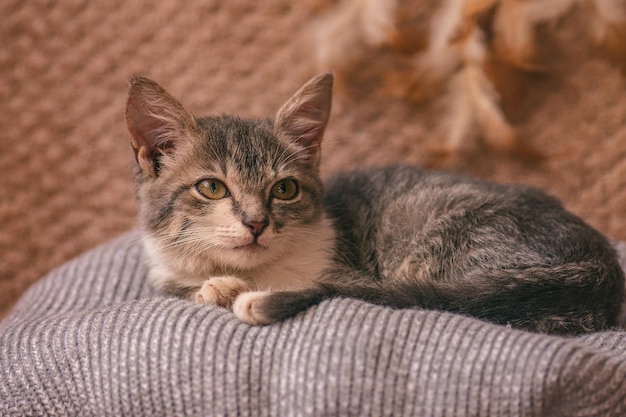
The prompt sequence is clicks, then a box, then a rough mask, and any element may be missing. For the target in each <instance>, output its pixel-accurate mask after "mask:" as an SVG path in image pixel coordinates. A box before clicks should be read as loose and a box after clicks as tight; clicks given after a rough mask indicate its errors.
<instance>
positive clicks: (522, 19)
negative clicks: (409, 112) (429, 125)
mask: <svg viewBox="0 0 626 417" xmlns="http://www.w3.org/2000/svg"><path fill="white" fill-rule="evenodd" d="M576 12H578V13H579V14H580V16H581V19H583V21H585V22H586V29H587V33H588V35H589V39H591V40H592V41H593V42H594V43H595V44H596V45H598V46H600V47H601V48H602V50H603V51H604V53H605V55H606V56H607V58H609V59H610V60H611V61H612V62H614V63H615V64H617V65H619V66H620V67H621V69H622V71H623V72H624V73H625V74H626V0H444V1H436V0H430V1H428V0H421V1H418V0H346V1H344V2H343V3H341V4H340V5H339V6H338V7H336V8H334V9H333V10H331V11H330V12H328V13H327V14H326V15H325V16H323V17H322V18H320V19H319V21H318V22H316V23H315V25H314V28H313V31H314V36H315V45H316V51H317V62H318V65H319V66H320V67H321V68H323V69H325V70H326V69H333V70H334V71H335V72H336V76H337V82H338V87H339V90H340V91H342V92H344V93H345V94H346V95H348V96H351V95H352V96H354V95H359V94H360V95H368V94H375V95H385V96H390V97H395V98H402V99H405V100H410V101H414V102H422V101H424V100H430V99H432V98H434V97H440V96H443V101H444V103H445V109H446V110H445V112H444V115H443V116H442V118H441V121H440V125H441V130H442V132H443V136H444V137H445V139H446V144H445V146H444V151H445V152H447V153H450V154H451V153H457V152H458V151H459V150H460V149H462V148H463V147H466V146H467V143H469V142H470V139H473V138H481V139H482V140H483V142H484V143H486V144H487V145H489V146H491V147H492V148H495V149H497V150H502V151H507V152H513V153H515V154H518V155H521V156H523V157H526V158H530V159H540V158H541V154H540V152H538V151H536V150H534V149H533V148H531V147H529V146H527V145H524V143H523V142H522V141H520V140H519V139H518V137H517V135H516V133H515V129H514V128H513V127H512V126H511V124H510V123H509V121H508V120H507V117H506V116H505V113H504V111H503V110H502V109H503V106H502V103H501V99H502V97H504V98H506V99H507V100H509V101H512V102H513V101H516V100H517V101H519V100H521V99H522V97H520V96H521V95H522V92H523V88H521V87H520V86H521V85H523V82H524V77H525V76H526V75H528V74H534V73H541V72H545V71H548V70H549V69H550V62H549V60H548V59H547V58H546V57H545V56H542V54H541V51H540V50H541V48H540V47H539V45H538V42H537V39H536V37H537V31H538V28H539V27H548V29H549V27H550V24H551V23H553V22H556V21H557V20H558V19H560V18H561V17H563V16H566V15H568V14H573V13H576Z"/></svg>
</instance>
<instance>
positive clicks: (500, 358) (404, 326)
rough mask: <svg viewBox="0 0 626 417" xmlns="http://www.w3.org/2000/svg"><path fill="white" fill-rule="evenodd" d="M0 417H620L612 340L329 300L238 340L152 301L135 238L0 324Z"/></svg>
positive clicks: (213, 319) (177, 306)
mask: <svg viewBox="0 0 626 417" xmlns="http://www.w3.org/2000/svg"><path fill="white" fill-rule="evenodd" d="M0 415H1V416H22V415H24V416H370V415H371V416H420V417H423V416H568V417H570V416H625V415H626V331H619V330H616V331H613V332H603V333H596V334H590V335H585V336H581V337H576V338H563V337H554V336H547V335H541V334H533V333H527V332H523V331H518V330H512V329H509V328H506V327H502V326H496V325H492V324H488V323H484V322H481V321H479V320H475V319H472V318H468V317H463V316H459V315H454V314H449V313H442V312H436V311H424V310H419V309H409V310H393V309H390V308H385V307H380V306H373V305H369V304H367V303H364V302H360V301H356V300H352V299H333V300H329V301H325V302H323V303H322V304H320V305H318V306H315V307H313V308H311V309H309V310H308V311H307V312H305V313H303V314H301V315H299V316H297V317H295V318H294V319H291V320H287V321H285V322H283V323H280V324H278V325H273V326H267V327H251V326H248V325H246V324H242V323H240V322H238V321H237V320H236V319H235V317H234V316H233V315H232V314H231V313H230V312H229V311H227V310H225V309H222V308H219V307H210V306H201V305H196V304H193V303H191V302H187V301H183V300H178V299H173V298H164V297H161V296H159V295H157V294H155V292H154V290H153V289H152V288H151V287H150V285H149V283H148V282H147V280H146V269H145V267H144V265H143V263H142V254H141V245H140V243H139V241H138V236H137V234H136V233H131V234H129V235H126V236H123V237H121V238H119V239H117V240H116V241H114V242H111V243H109V244H107V245H104V246H101V247H99V248H96V249H94V250H92V251H90V252H88V253H87V254H85V255H83V256H81V257H79V258H77V259H76V260H74V261H72V262H69V263H68V264H66V265H64V266H62V267H60V268H59V269H57V270H56V271H53V272H52V273H51V274H49V275H48V276H47V277H45V278H44V279H42V280H41V281H40V282H38V283H37V284H36V285H34V286H33V287H32V288H31V289H30V290H29V291H28V292H27V293H26V294H25V295H24V296H23V298H22V300H21V301H20V302H19V304H18V305H17V306H16V308H15V309H14V311H13V312H12V314H11V315H10V316H9V317H7V318H6V319H5V320H4V321H3V322H2V323H0Z"/></svg>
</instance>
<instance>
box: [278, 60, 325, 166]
mask: <svg viewBox="0 0 626 417" xmlns="http://www.w3.org/2000/svg"><path fill="white" fill-rule="evenodd" d="M332 96H333V74H332V73H330V72H328V73H325V74H321V75H318V76H316V77H314V78H312V79H311V80H309V81H308V82H307V83H306V84H304V85H303V86H302V87H301V88H300V89H299V90H298V91H296V93H295V94H294V95H293V96H292V97H291V98H290V99H289V100H288V101H287V102H286V103H285V104H284V105H283V106H282V107H281V108H280V110H279V111H278V114H277V115H276V120H275V122H274V131H275V133H276V135H277V136H278V137H279V138H281V139H286V140H288V141H290V142H295V143H297V144H298V145H300V146H302V147H303V148H304V152H305V155H306V156H307V157H308V160H309V161H311V162H312V163H314V164H316V165H317V164H319V160H320V145H321V143H322V139H323V137H324V131H325V129H326V125H327V124H328V118H329V116H330V107H331V103H332Z"/></svg>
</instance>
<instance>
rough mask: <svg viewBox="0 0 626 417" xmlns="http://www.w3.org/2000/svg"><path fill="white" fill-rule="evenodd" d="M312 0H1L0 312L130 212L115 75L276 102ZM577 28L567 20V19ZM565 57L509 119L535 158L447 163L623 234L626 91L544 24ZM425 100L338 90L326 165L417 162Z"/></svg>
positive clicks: (230, 105)
mask: <svg viewBox="0 0 626 417" xmlns="http://www.w3.org/2000/svg"><path fill="white" fill-rule="evenodd" d="M325 3H327V4H329V3H333V2H332V1H322V0H303V1H298V2H293V1H289V0H267V1H262V2H253V1H249V0H229V1H220V0H202V1H185V2H178V1H174V0H164V1H159V2H148V1H145V0H144V1H132V2H126V1H121V0H110V1H106V2H104V1H102V2H86V1H81V0H59V1H54V2H53V1H47V0H3V1H2V2H0V22H1V24H0V106H1V107H0V315H4V314H6V312H7V311H8V308H9V307H10V306H11V305H13V303H14V302H15V300H16V299H17V297H18V296H19V295H20V294H21V293H22V292H23V291H24V290H25V288H26V287H27V286H28V285H29V284H31V283H33V282H34V281H35V280H37V279H38V278H39V277H41V276H42V275H43V274H44V273H45V272H47V271H49V270H50V269H51V268H53V267H54V266H57V265H59V264H61V263H62V262H64V261H65V260H67V259H68V258H70V257H72V256H74V255H77V254H78V253H80V252H83V251H84V250H86V249H88V248H90V247H92V246H94V245H95V244H97V243H100V242H103V241H106V240H108V239H110V238H111V237H113V236H116V235H118V234H120V233H121V232H123V231H125V230H128V229H130V228H131V227H133V225H134V224H135V212H136V204H135V200H134V196H133V188H132V184H131V180H130V177H131V174H130V173H131V167H132V157H131V151H130V148H129V146H128V144H127V135H126V131H125V125H124V121H123V106H124V99H125V93H126V82H127V79H128V77H129V76H130V75H131V74H132V73H142V74H145V75H147V76H149V77H151V78H153V79H155V80H157V81H158V82H159V83H161V84H162V85H163V86H165V87H166V88H167V89H168V90H169V91H170V92H172V93H173V94H174V95H176V96H177V97H179V98H180V99H181V101H182V102H183V103H184V104H185V105H186V106H187V108H188V109H190V110H191V111H193V112H195V113H196V114H207V113H222V112H233V113H237V114H239V115H242V116H250V117H261V116H263V117H264V116H268V115H272V114H273V112H274V111H276V109H277V108H278V107H279V106H280V104H282V102H283V101H284V100H286V99H287V97H289V95H290V94H291V93H292V92H293V91H295V89H296V88H297V87H299V85H300V84H301V83H302V82H304V81H305V80H306V79H308V78H309V77H310V76H312V75H313V74H315V73H316V72H318V69H317V68H316V67H315V64H314V60H313V58H312V56H313V53H314V52H313V50H312V49H311V47H310V46H308V44H307V42H306V40H307V32H306V28H307V27H308V25H309V22H310V21H311V20H312V19H313V18H315V17H317V16H318V15H319V10H320V5H324V4H325ZM573 27H574V29H572V28H573ZM553 29H554V31H555V33H556V34H557V37H558V40H559V42H561V43H560V44H561V45H562V46H563V50H562V51H561V54H562V56H563V60H562V65H561V66H560V67H559V68H558V71H556V72H555V73H554V74H552V75H551V76H550V77H545V78H541V79H537V80H536V81H535V82H534V83H533V84H532V85H531V88H530V89H529V96H528V98H527V101H526V105H525V107H524V110H523V111H522V112H521V113H520V114H519V116H518V117H517V118H516V120H515V124H516V126H517V128H518V129H519V132H520V134H521V137H522V139H523V140H524V141H526V142H528V143H529V144H532V145H534V146H535V147H537V148H540V149H542V150H543V151H544V152H545V153H546V154H547V155H548V158H547V161H546V162H545V163H543V164H540V165H529V164H527V163H524V162H523V161H521V160H519V159H516V158H515V157H506V156H502V155H498V154H495V153H493V152H490V151H485V152H480V151H475V152H473V153H470V154H468V155H467V156H463V157H461V158H458V159H456V161H455V162H454V163H453V164H450V165H449V166H447V168H451V169H456V170H460V171H462V172H467V173H471V174H474V175H478V176H481V177H485V178H491V179H494V180H499V181H515V182H526V183H531V184H535V185H538V186H541V187H543V188H545V189H547V190H548V191H550V192H552V193H553V194H555V195H556V196H558V197H560V198H561V199H563V200H564V201H565V204H566V206H567V207H568V208H570V209H571V210H572V211H574V212H575V213H577V214H579V215H581V216H582V217H583V218H585V219H586V220H588V221H589V222H590V223H591V224H593V225H594V226H596V227H597V228H599V229H600V230H601V231H603V232H605V233H606V234H608V235H609V236H610V237H612V238H616V239H621V240H625V239H626V228H625V227H624V222H626V212H625V211H626V192H625V190H626V184H625V183H626V123H625V122H626V94H624V79H623V78H622V77H621V75H620V74H619V73H618V71H617V70H616V69H615V68H614V67H612V66H610V65H609V64H608V63H606V62H605V61H604V60H602V59H601V58H599V57H596V56H595V54H589V53H587V52H586V48H585V45H584V42H581V41H580V40H579V39H578V37H577V36H578V35H577V34H578V33H579V31H577V30H575V25H574V26H573V25H572V24H571V22H569V23H568V22H567V21H564V22H561V23H558V24H556V25H555V26H554V28H553ZM436 117H437V106H436V105H432V106H422V107H415V106H411V105H407V104H405V103H402V102H399V101H391V100H390V101H384V100H381V99H378V98H376V99H371V100H367V99H364V100H360V101H357V102H354V101H347V100H345V99H342V98H341V97H337V100H335V103H334V109H333V114H332V119H331V123H330V127H329V129H328V133H327V142H326V144H325V147H324V153H325V159H324V163H323V169H324V172H325V173H331V172H334V171H336V170H339V169H342V168H346V167H350V166H356V165H366V164H382V163H386V162H391V161H396V162H398V161H401V162H411V163H422V164H429V163H430V162H431V160H432V159H431V155H430V154H429V152H428V150H429V149H430V148H432V147H433V146H434V145H436V144H437V143H438V141H439V140H440V138H438V137H437V136H436V135H433V134H432V127H433V123H434V120H436Z"/></svg>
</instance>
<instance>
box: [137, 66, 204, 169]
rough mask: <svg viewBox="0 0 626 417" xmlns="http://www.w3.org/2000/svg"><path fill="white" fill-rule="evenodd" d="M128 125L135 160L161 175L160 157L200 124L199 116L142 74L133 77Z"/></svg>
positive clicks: (140, 165)
mask: <svg viewBox="0 0 626 417" xmlns="http://www.w3.org/2000/svg"><path fill="white" fill-rule="evenodd" d="M126 125H127V127H128V132H129V133H130V144H131V146H132V147H133V150H134V152H135V160H136V161H137V164H138V165H139V167H140V168H141V170H142V171H144V172H145V173H147V174H148V175H150V176H156V175H158V171H159V163H158V160H159V157H160V156H162V155H164V154H168V153H170V152H172V151H173V150H174V149H175V147H176V145H177V142H178V141H180V140H181V139H183V138H184V137H185V136H187V135H189V134H190V133H191V132H192V131H194V130H195V129H196V127H197V124H196V120H195V118H194V117H193V116H192V115H191V114H190V113H189V112H187V111H186V110H185V109H184V108H183V106H182V105H181V104H180V103H179V102H178V100H176V99H175V98H174V97H172V96H171V95H170V94H169V93H168V92H167V91H165V90H164V89H163V88H162V87H161V86H160V85H159V84H157V83H156V82H154V81H152V80H150V79H148V78H145V77H141V76H138V75H135V76H133V77H132V78H131V79H130V83H129V87H128V98H127V100H126Z"/></svg>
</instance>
